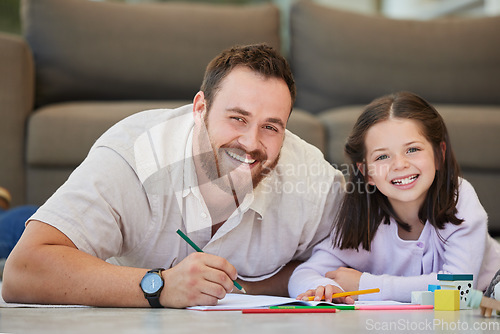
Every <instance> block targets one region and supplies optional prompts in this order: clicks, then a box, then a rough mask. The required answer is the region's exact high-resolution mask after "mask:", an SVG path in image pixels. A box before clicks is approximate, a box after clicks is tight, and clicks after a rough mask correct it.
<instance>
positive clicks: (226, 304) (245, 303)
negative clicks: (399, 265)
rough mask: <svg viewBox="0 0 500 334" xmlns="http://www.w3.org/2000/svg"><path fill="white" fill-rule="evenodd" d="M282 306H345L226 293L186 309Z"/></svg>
mask: <svg viewBox="0 0 500 334" xmlns="http://www.w3.org/2000/svg"><path fill="white" fill-rule="evenodd" d="M361 304H362V305H409V304H407V303H400V302H396V301H376V302H356V305H361ZM284 305H304V306H317V305H345V304H333V303H327V302H324V301H322V302H315V301H302V300H296V299H293V298H287V297H275V296H264V295H245V294H236V293H228V294H227V295H226V297H225V298H224V299H221V300H219V303H218V304H217V305H215V306H193V307H188V309H189V310H198V311H235V310H243V309H250V308H263V307H269V306H284Z"/></svg>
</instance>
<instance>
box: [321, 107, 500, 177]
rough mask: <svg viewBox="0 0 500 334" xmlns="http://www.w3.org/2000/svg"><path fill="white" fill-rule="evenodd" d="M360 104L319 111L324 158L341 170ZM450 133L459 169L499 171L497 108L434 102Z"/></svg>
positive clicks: (498, 109)
mask: <svg viewBox="0 0 500 334" xmlns="http://www.w3.org/2000/svg"><path fill="white" fill-rule="evenodd" d="M363 108H364V106H360V105H358V106H348V107H339V108H335V109H330V110H327V111H325V112H323V113H321V114H319V115H318V116H319V118H320V120H321V121H322V122H323V124H324V125H325V127H326V132H327V154H326V155H327V157H328V160H329V161H330V162H332V163H334V164H336V165H337V166H339V167H340V168H341V169H342V170H347V169H344V167H345V165H343V164H346V163H347V162H348V161H347V159H346V157H345V155H344V145H345V141H346V138H347V137H348V136H349V133H350V132H351V130H352V127H353V126H354V123H355V122H356V120H357V118H358V116H359V115H360V114H361V112H362V110H363ZM435 108H436V109H437V110H438V112H439V113H440V114H441V116H442V117H443V119H444V121H445V123H446V127H447V128H448V133H449V135H450V140H451V144H452V145H453V151H454V152H455V156H456V158H457V161H458V163H459V164H460V166H461V168H462V169H463V170H475V171H483V172H485V173H488V171H489V172H490V173H491V172H495V171H498V170H500V155H498V154H497V152H500V132H499V131H498V129H500V107H494V106H467V105H451V104H443V105H440V104H435Z"/></svg>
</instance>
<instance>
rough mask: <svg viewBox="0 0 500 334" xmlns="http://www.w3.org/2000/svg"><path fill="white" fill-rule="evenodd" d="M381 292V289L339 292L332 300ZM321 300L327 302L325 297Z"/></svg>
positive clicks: (312, 297) (310, 298)
mask: <svg viewBox="0 0 500 334" xmlns="http://www.w3.org/2000/svg"><path fill="white" fill-rule="evenodd" d="M376 292H380V289H379V288H375V289H366V290H358V291H346V292H339V293H334V294H333V295H332V298H340V297H347V296H354V295H364V294H367V293H376ZM314 297H315V296H310V297H309V298H308V299H309V300H314ZM321 300H325V296H323V297H321Z"/></svg>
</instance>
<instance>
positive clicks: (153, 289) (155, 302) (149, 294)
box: [139, 268, 165, 308]
mask: <svg viewBox="0 0 500 334" xmlns="http://www.w3.org/2000/svg"><path fill="white" fill-rule="evenodd" d="M163 270H165V269H163V268H155V269H151V270H150V271H148V272H147V273H146V275H144V277H143V278H142V280H141V283H140V284H139V286H140V287H141V289H142V292H144V297H146V299H147V300H148V302H149V305H151V307H155V308H158V307H163V306H162V305H161V304H160V293H161V290H162V289H163V286H164V285H165V282H164V281H163V277H161V272H162V271H163Z"/></svg>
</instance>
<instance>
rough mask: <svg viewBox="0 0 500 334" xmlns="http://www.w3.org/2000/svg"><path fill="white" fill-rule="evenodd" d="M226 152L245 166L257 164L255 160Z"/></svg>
mask: <svg viewBox="0 0 500 334" xmlns="http://www.w3.org/2000/svg"><path fill="white" fill-rule="evenodd" d="M226 152H227V154H228V155H229V156H230V157H231V158H233V159H236V160H238V161H239V162H242V163H245V164H253V163H254V162H255V159H247V158H245V157H242V156H239V155H237V154H235V153H234V152H230V151H226Z"/></svg>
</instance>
